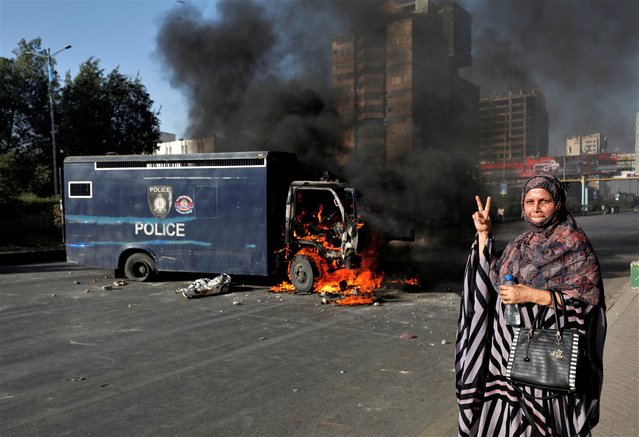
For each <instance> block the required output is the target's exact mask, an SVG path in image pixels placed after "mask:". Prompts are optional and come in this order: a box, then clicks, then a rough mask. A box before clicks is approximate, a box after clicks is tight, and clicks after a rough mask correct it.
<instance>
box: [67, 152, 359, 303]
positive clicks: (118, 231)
mask: <svg viewBox="0 0 639 437" xmlns="http://www.w3.org/2000/svg"><path fill="white" fill-rule="evenodd" d="M296 168H297V159H296V157H295V155H292V154H289V153H284V152H238V153H206V154H192V155H131V156H118V155H107V156H83V157H68V158H66V159H65V161H64V189H63V194H64V195H63V202H64V204H63V206H64V230H65V243H66V251H67V260H68V261H69V262H72V263H78V264H82V265H85V266H88V267H92V268H99V269H113V270H115V271H116V274H117V275H122V274H123V275H124V276H126V277H127V278H128V279H130V280H134V281H146V280H151V279H152V278H154V277H155V276H156V275H157V273H159V272H161V271H174V272H196V273H204V272H206V273H226V274H230V275H247V276H267V277H275V276H276V275H278V273H281V272H282V271H285V272H286V273H288V276H289V279H290V281H291V284H292V286H293V287H294V289H296V290H299V291H303V292H308V291H311V290H313V289H317V288H318V287H319V285H320V280H321V279H322V277H324V279H326V276H327V275H328V276H331V275H335V273H336V272H340V271H347V270H351V271H353V270H359V269H360V268H361V265H362V258H361V256H360V253H359V247H358V246H359V237H358V233H359V230H360V228H361V226H362V224H361V223H360V222H359V221H358V214H357V199H356V193H355V190H354V189H353V188H352V187H350V186H348V185H346V184H344V183H341V182H338V181H331V180H328V179H327V178H324V179H322V180H315V181H311V180H295V177H294V172H293V171H292V169H296ZM343 281H345V280H344V279H340V280H339V281H338V283H341V285H339V286H340V287H342V288H344V287H345V285H344V284H345V282H343Z"/></svg>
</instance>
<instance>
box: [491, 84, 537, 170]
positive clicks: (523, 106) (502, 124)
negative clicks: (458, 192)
mask: <svg viewBox="0 0 639 437" xmlns="http://www.w3.org/2000/svg"><path fill="white" fill-rule="evenodd" d="M479 114H480V115H479V120H480V140H479V158H480V160H481V161H501V160H502V159H504V158H505V159H510V158H524V157H527V156H546V155H548V113H547V112H546V101H545V99H544V96H543V95H542V94H541V93H540V92H539V91H537V90H531V91H525V90H519V91H518V92H516V93H513V92H512V91H511V92H509V93H508V95H506V96H488V97H482V98H481V100H480V103H479Z"/></svg>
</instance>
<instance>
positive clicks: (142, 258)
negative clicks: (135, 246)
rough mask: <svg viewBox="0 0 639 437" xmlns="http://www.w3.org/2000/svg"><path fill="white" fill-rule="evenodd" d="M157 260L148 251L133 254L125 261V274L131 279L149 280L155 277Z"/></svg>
mask: <svg viewBox="0 0 639 437" xmlns="http://www.w3.org/2000/svg"><path fill="white" fill-rule="evenodd" d="M156 272H157V267H156V265H155V261H153V258H151V256H149V255H147V254H146V253H141V252H137V253H134V254H131V256H129V257H128V258H127V260H126V263H124V275H125V276H126V277H127V279H130V280H131V281H140V282H142V281H149V280H151V279H152V278H154V277H155V274H156Z"/></svg>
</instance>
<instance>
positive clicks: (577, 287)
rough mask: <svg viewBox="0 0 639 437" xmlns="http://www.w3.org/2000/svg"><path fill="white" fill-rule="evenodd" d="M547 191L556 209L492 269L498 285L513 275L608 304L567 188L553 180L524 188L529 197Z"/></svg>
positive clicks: (537, 178)
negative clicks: (569, 207) (569, 206)
mask: <svg viewBox="0 0 639 437" xmlns="http://www.w3.org/2000/svg"><path fill="white" fill-rule="evenodd" d="M535 188H543V189H545V190H546V191H548V192H549V193H550V195H551V196H552V198H553V200H554V202H555V208H554V209H553V211H552V213H551V214H550V216H549V217H548V218H547V219H546V220H545V221H544V222H542V223H537V224H536V223H533V222H531V221H530V220H528V219H527V218H526V217H525V214H524V217H525V218H526V220H527V221H528V223H530V224H531V225H532V229H531V231H529V232H526V233H523V234H521V235H520V236H518V237H517V238H515V239H514V240H513V241H511V242H510V243H509V244H508V246H506V249H505V250H504V252H503V254H502V256H501V258H500V259H498V260H496V261H495V264H493V266H492V268H491V279H492V282H493V284H495V285H498V284H499V282H500V278H503V277H504V276H505V275H506V274H511V275H512V276H513V277H514V278H516V279H517V281H518V283H520V284H525V285H528V286H530V287H534V288H539V289H542V290H557V291H561V292H562V293H564V295H565V296H566V298H576V299H578V300H581V301H584V302H587V303H589V304H592V305H602V306H604V296H603V283H602V280H601V272H600V269H599V260H598V259H597V255H596V254H595V252H594V250H593V248H592V246H591V244H590V241H589V240H588V237H587V236H586V234H585V233H584V231H583V230H582V229H581V227H580V226H579V225H578V224H577V222H576V221H575V219H574V218H573V217H572V216H571V215H570V214H569V213H568V211H567V209H566V191H565V186H564V184H562V183H561V182H560V181H559V180H558V179H556V178H554V177H551V176H535V177H533V178H530V179H529V180H528V181H527V182H526V183H525V184H524V187H523V189H522V193H521V199H522V211H523V201H524V198H525V197H526V193H528V192H529V191H530V190H532V189H535Z"/></svg>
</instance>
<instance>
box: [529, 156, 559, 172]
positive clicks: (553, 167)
mask: <svg viewBox="0 0 639 437" xmlns="http://www.w3.org/2000/svg"><path fill="white" fill-rule="evenodd" d="M559 168H560V165H559V163H558V162H557V161H555V160H554V159H549V160H546V161H539V162H538V163H537V164H535V166H534V167H533V170H534V171H535V173H545V172H553V171H557V170H559Z"/></svg>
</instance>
